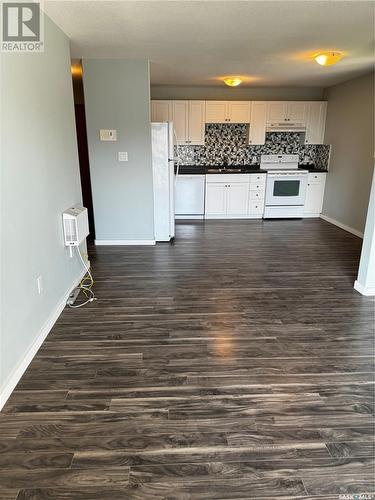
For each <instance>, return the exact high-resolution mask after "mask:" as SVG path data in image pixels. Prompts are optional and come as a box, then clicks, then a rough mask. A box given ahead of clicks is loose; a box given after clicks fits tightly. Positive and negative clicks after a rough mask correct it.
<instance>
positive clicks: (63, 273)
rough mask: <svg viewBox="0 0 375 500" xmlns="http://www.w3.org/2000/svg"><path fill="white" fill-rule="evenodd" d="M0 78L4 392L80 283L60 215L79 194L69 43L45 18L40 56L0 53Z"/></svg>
mask: <svg viewBox="0 0 375 500" xmlns="http://www.w3.org/2000/svg"><path fill="white" fill-rule="evenodd" d="M1 70H2V71H1V346H0V348H1V359H0V361H1V367H0V368H1V389H2V390H3V389H4V387H5V385H6V384H7V383H8V382H9V380H10V378H11V377H12V375H13V374H14V373H15V372H16V370H17V369H18V367H19V366H20V364H21V363H22V362H23V360H24V358H25V356H26V354H27V352H28V350H29V349H30V348H31V346H32V345H33V343H34V342H35V341H36V339H37V338H38V334H39V333H40V331H41V329H42V328H43V326H44V325H45V323H46V322H47V320H48V318H49V317H50V316H51V314H53V312H54V311H55V310H56V308H57V305H58V304H59V303H61V301H62V299H63V297H64V295H65V293H66V292H67V291H68V290H70V288H71V287H72V286H73V284H74V282H75V280H76V279H77V278H78V277H79V274H80V271H81V266H80V265H79V263H78V260H77V259H70V258H69V254H68V252H67V250H66V248H65V246H64V241H63V232H62V219H61V214H62V212H63V211H64V210H65V209H67V208H68V207H69V206H71V205H74V204H76V203H78V202H81V188H80V180H79V167H78V155H77V146H76V135H75V134H76V132H75V121H74V120H75V119H74V107H73V93H72V81H71V75H70V54H69V41H68V39H67V37H66V36H65V35H64V34H63V33H62V32H61V31H60V29H59V28H58V27H57V26H56V25H54V24H53V23H52V22H51V21H50V20H49V19H48V18H47V17H45V52H44V53H40V54H4V53H3V54H1ZM39 275H42V276H43V281H44V291H43V293H42V294H41V295H38V292H37V283H36V279H37V277H38V276H39Z"/></svg>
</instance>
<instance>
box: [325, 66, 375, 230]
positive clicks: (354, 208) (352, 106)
mask: <svg viewBox="0 0 375 500" xmlns="http://www.w3.org/2000/svg"><path fill="white" fill-rule="evenodd" d="M324 97H325V98H326V99H327V101H328V109H327V122H326V133H325V143H326V144H332V150H331V161H330V167H329V173H328V175H327V183H326V188H325V196H324V205H323V215H325V216H326V217H329V218H330V219H333V220H335V221H338V222H339V223H341V224H343V225H345V226H347V227H349V228H352V229H354V230H355V231H358V232H360V233H363V230H364V227H365V221H366V214H367V207H368V202H369V196H370V188H371V179H372V171H373V155H374V75H373V74H369V75H365V76H361V77H359V78H355V79H353V80H350V81H348V82H345V83H342V84H340V85H335V86H334V87H330V88H328V89H326V91H325V95H324Z"/></svg>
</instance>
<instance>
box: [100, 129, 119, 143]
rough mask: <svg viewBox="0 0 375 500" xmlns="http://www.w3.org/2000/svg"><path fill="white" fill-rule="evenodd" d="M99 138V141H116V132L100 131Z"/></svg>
mask: <svg viewBox="0 0 375 500" xmlns="http://www.w3.org/2000/svg"><path fill="white" fill-rule="evenodd" d="M99 137H100V140H101V141H117V130H110V129H104V128H102V129H100V131H99Z"/></svg>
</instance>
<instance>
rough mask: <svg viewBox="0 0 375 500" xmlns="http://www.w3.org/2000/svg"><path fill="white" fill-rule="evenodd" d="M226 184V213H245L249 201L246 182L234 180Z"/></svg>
mask: <svg viewBox="0 0 375 500" xmlns="http://www.w3.org/2000/svg"><path fill="white" fill-rule="evenodd" d="M227 186H228V187H227V215H246V214H247V209H248V203H249V184H248V183H247V182H246V183H245V182H234V183H233V184H229V185H227Z"/></svg>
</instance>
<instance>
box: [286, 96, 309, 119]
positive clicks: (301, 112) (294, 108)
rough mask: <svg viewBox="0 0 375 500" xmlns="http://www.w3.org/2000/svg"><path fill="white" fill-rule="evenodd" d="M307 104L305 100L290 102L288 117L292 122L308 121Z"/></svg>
mask: <svg viewBox="0 0 375 500" xmlns="http://www.w3.org/2000/svg"><path fill="white" fill-rule="evenodd" d="M306 112H307V104H306V103H305V102H300V101H297V102H288V106H287V119H288V121H289V122H292V123H306V114H307V113H306Z"/></svg>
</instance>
